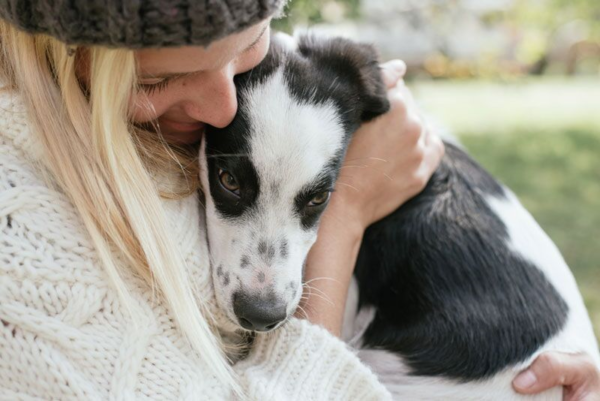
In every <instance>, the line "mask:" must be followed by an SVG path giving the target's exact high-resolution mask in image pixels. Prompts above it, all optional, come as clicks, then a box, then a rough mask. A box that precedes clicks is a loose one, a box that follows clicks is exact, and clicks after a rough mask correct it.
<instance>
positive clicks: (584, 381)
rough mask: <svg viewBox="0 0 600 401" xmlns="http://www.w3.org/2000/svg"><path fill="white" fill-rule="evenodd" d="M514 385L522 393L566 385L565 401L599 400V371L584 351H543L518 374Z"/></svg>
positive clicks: (531, 392)
mask: <svg viewBox="0 0 600 401" xmlns="http://www.w3.org/2000/svg"><path fill="white" fill-rule="evenodd" d="M513 386H514V388H515V390H516V391H518V392H520V393H523V394H535V393H540V392H542V391H545V390H548V389H550V388H552V387H556V386H564V388H565V391H564V400H565V401H600V372H599V371H598V368H597V367H596V366H595V364H594V362H593V361H592V359H591V358H590V357H589V356H588V355H585V354H563V353H559V352H547V353H544V354H542V355H540V356H539V357H538V358H537V359H536V360H535V361H534V362H533V364H531V366H530V367H529V369H527V370H526V371H524V372H522V373H521V374H519V375H518V376H517V377H516V378H515V380H514V381H513Z"/></svg>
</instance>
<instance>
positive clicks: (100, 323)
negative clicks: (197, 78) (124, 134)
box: [0, 90, 389, 401]
mask: <svg viewBox="0 0 600 401" xmlns="http://www.w3.org/2000/svg"><path fill="white" fill-rule="evenodd" d="M40 151H41V150H40V149H39V145H38V144H37V143H36V142H35V140H34V138H33V135H32V134H31V133H30V131H29V128H28V123H27V120H26V115H25V109H24V106H23V105H22V103H21V102H20V101H19V98H18V96H17V95H16V94H14V93H12V94H11V93H10V92H7V91H6V90H0V321H1V323H0V399H3V400H4V399H9V400H21V399H61V400H102V399H187V400H204V399H206V400H221V399H230V398H231V396H230V391H229V389H227V388H224V387H223V386H222V385H221V384H220V383H218V382H217V381H216V380H215V379H214V378H213V377H212V375H211V368H210V366H207V365H206V364H205V363H204V362H203V360H202V359H201V358H199V357H198V355H196V354H195V353H194V352H192V351H191V350H190V348H189V347H188V345H187V344H186V342H185V341H184V340H183V338H182V336H181V335H180V333H179V332H178V330H177V328H176V327H175V326H174V325H173V319H172V317H171V315H170V313H169V311H168V310H167V309H166V308H165V306H164V305H162V304H160V301H156V300H154V298H153V294H152V291H151V290H150V289H149V288H148V287H147V286H145V285H144V284H143V283H139V282H138V283H134V282H131V281H130V283H133V285H131V287H132V288H131V291H132V293H133V295H134V297H135V298H136V299H137V300H138V301H139V302H140V304H141V305H142V306H143V310H144V311H145V316H143V321H144V322H145V324H144V325H143V326H140V327H138V328H134V327H132V325H131V324H130V323H129V321H128V318H127V315H126V313H125V312H124V310H123V309H124V308H123V306H122V304H121V303H120V300H119V298H118V296H117V294H116V292H115V291H114V290H113V288H112V287H111V285H110V283H109V281H108V279H107V277H106V275H105V274H104V272H103V270H102V267H101V265H100V264H99V263H98V260H97V256H96V254H95V251H94V249H93V247H92V244H91V241H90V239H89V237H88V235H87V234H86V231H85V229H84V227H83V224H82V223H81V221H80V219H79V217H78V215H77V214H76V212H75V210H74V208H73V207H72V205H71V204H70V202H69V201H68V200H67V198H66V197H65V196H64V195H63V194H61V193H60V192H57V191H56V190H53V189H51V188H49V187H48V186H47V185H46V184H45V183H44V181H43V180H42V178H41V175H40V172H39V170H38V169H36V168H35V167H34V166H35V165H36V163H35V160H36V159H38V158H39V155H40ZM164 204H165V209H166V211H167V213H168V216H169V219H170V221H171V222H172V226H173V230H174V235H177V236H178V241H177V243H179V244H181V252H182V253H183V255H185V259H186V261H187V263H188V264H189V266H190V267H191V269H192V270H193V277H192V279H193V280H195V281H196V283H197V286H198V288H200V291H199V292H200V294H198V296H199V298H202V299H203V300H204V302H207V303H208V304H209V306H210V307H211V308H212V309H213V310H214V311H215V313H218V311H217V310H216V308H217V307H216V304H215V302H214V297H213V290H212V286H211V277H210V272H209V262H208V253H207V252H208V251H207V247H206V238H205V233H204V228H203V220H202V219H203V217H202V213H200V212H199V207H198V199H197V198H196V197H195V196H193V197H189V198H187V199H184V200H181V201H165V203H164ZM153 300H154V301H153ZM234 369H235V372H236V374H237V378H238V380H239V382H240V383H241V385H242V387H243V388H244V390H245V391H246V393H247V394H248V396H249V397H250V399H255V400H278V401H279V400H326V399H327V400H329V399H335V400H338V399H339V400H341V399H348V400H375V399H388V398H389V394H388V393H387V391H386V390H385V388H384V387H383V386H382V385H381V384H380V383H379V382H378V381H377V379H376V378H375V376H374V375H373V374H372V373H371V371H370V370H369V369H368V368H367V367H365V366H364V365H362V364H361V363H360V362H359V360H358V359H357V358H356V356H355V355H354V354H353V353H352V352H351V351H350V350H349V349H348V347H347V346H346V345H345V344H343V343H342V342H341V341H339V340H337V339H336V338H334V337H333V336H331V335H330V334H329V333H328V332H327V331H325V330H324V329H322V328H320V327H317V326H314V325H311V324H309V323H308V322H306V321H301V320H292V321H291V322H289V323H288V324H286V325H285V326H284V327H283V328H282V329H279V330H277V331H276V332H275V333H272V334H269V335H262V336H258V337H257V339H256V341H255V344H254V346H253V348H252V350H251V352H250V354H249V356H248V358H246V359H245V360H243V361H241V362H238V363H237V364H236V365H235V366H234Z"/></svg>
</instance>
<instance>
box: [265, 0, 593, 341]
mask: <svg viewBox="0 0 600 401" xmlns="http://www.w3.org/2000/svg"><path fill="white" fill-rule="evenodd" d="M294 27H301V28H306V27H318V29H319V30H321V31H323V30H324V31H328V32H331V33H332V34H339V35H344V36H347V37H350V38H353V39H357V40H361V41H366V42H371V43H374V44H376V45H377V47H378V48H379V51H380V53H381V55H382V59H384V60H385V59H391V58H401V59H403V60H405V61H406V63H407V64H408V66H409V74H408V81H409V84H410V86H411V88H412V90H413V92H414V93H415V95H416V96H417V98H418V99H419V103H420V104H421V106H422V107H423V108H424V109H425V110H426V112H427V113H429V114H432V115H433V116H435V117H436V118H437V119H439V120H441V121H442V122H443V123H444V124H445V125H446V126H448V127H449V128H451V129H452V130H453V132H454V133H455V134H456V135H457V136H458V137H459V138H460V140H461V141H462V142H463V143H464V144H465V145H466V146H467V148H468V149H469V150H470V152H471V153H472V155H474V157H475V158H476V159H477V160H478V161H479V162H480V163H482V164H483V165H484V166H485V167H486V168H487V169H488V170H490V171H491V172H492V173H493V174H494V175H495V176H496V177H498V178H499V179H500V180H501V181H503V182H504V183H505V184H507V185H508V186H509V187H511V188H512V189H513V191H515V192H516V194H517V195H518V196H519V198H520V199H521V201H522V202H523V203H524V205H525V207H526V208H528V209H529V210H530V211H531V213H532V214H533V215H534V217H535V218H536V219H537V220H538V222H539V223H540V224H541V226H542V227H543V228H544V229H545V230H546V232H547V233H548V234H549V235H550V237H552V239H553V240H554V241H555V242H556V244H557V245H558V247H559V248H560V250H561V251H562V253H563V255H564V256H565V259H566V260H567V263H568V264H569V266H570V267H571V269H572V270H573V272H574V273H575V276H576V278H577V282H578V284H579V286H580V288H581V291H582V292H583V294H584V298H585V301H586V304H587V306H588V308H589V311H590V315H591V317H592V321H593V322H594V325H595V328H596V333H597V334H598V336H600V1H599V0H362V1H361V0H335V1H329V0H321V1H315V0H291V3H290V5H289V7H288V11H287V16H286V17H285V18H284V19H282V20H279V21H276V22H275V28H277V29H280V30H284V31H287V32H290V31H292V30H293V29H294Z"/></svg>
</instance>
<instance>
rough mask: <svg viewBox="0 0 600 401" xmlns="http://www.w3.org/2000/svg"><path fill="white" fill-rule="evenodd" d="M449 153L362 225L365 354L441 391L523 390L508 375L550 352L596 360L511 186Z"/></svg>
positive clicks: (551, 251) (580, 312) (560, 276)
mask: <svg viewBox="0 0 600 401" xmlns="http://www.w3.org/2000/svg"><path fill="white" fill-rule="evenodd" d="M446 149H447V152H446V155H445V157H444V160H443V161H442V164H441V165H440V167H439V168H438V170H437V171H436V173H435V174H434V176H433V177H432V178H431V180H430V182H429V183H428V185H427V187H426V188H425V190H424V191H423V192H422V193H421V194H419V195H418V196H416V197H415V198H413V199H412V200H410V201H409V202H407V203H406V204H405V205H403V206H402V207H401V208H400V209H398V210H397V211H396V212H395V213H393V214H392V215H390V216H388V217H387V218H385V219H384V220H382V221H380V222H378V223H376V224H374V225H373V226H371V227H370V228H369V229H368V230H367V232H366V233H365V238H364V241H363V245H362V248H361V251H360V254H359V258H358V262H357V267H356V273H355V274H356V278H357V280H358V286H359V308H360V309H362V312H361V313H360V314H359V315H362V317H361V319H362V330H364V332H363V334H362V335H361V336H360V339H359V340H360V341H359V343H360V346H361V348H362V351H361V354H362V357H363V359H365V360H368V361H369V362H370V363H371V365H372V366H373V368H374V370H375V371H376V372H377V371H379V372H378V373H379V375H380V376H382V379H383V380H384V381H388V380H389V381H390V382H389V383H387V384H388V387H390V389H394V388H395V391H396V393H397V394H398V395H405V396H411V395H412V396H413V397H417V396H418V393H419V388H421V389H422V390H423V393H422V394H428V396H427V397H425V396H424V395H423V397H424V398H434V397H433V395H435V397H437V398H440V399H448V398H452V397H454V398H458V399H465V398H472V399H486V398H487V399H505V398H504V397H507V396H516V395H515V393H514V392H513V391H512V389H511V386H510V382H511V381H512V379H513V378H514V376H515V374H516V372H517V371H518V370H519V369H521V368H522V367H523V366H527V365H528V364H529V363H530V362H531V361H532V359H533V358H534V357H535V356H537V355H538V354H539V353H540V352H542V351H543V350H558V351H563V352H586V353H588V354H590V355H592V356H593V357H594V358H595V359H596V362H597V363H598V362H599V358H598V348H597V343H596V340H595V338H594V334H593V330H592V327H591V323H590V321H589V318H588V316H587V312H586V310H585V307H584V304H583V301H582V298H581V295H580V294H579V291H578V289H577V286H576V283H575V281H574V279H573V276H572V274H571V272H570V271H569V269H568V267H567V265H566V264H565V262H564V259H563V258H562V256H561V255H560V253H559V251H558V250H557V248H556V247H555V245H554V244H553V243H552V241H551V240H550V239H549V238H548V237H547V236H546V234H545V233H544V232H543V231H542V230H541V229H540V228H539V226H538V225H537V224H536V222H535V221H534V220H533V218H532V217H531V216H530V215H529V213H528V212H527V211H526V210H525V209H524V208H523V207H522V206H521V204H520V203H519V202H518V200H517V199H516V197H515V196H514V195H513V194H512V193H511V192H510V191H509V190H508V189H506V188H505V187H503V186H502V185H500V184H499V183H498V182H497V181H496V180H494V179H493V177H491V176H490V175H489V174H488V173H487V172H485V170H484V169H483V168H481V167H480V166H479V165H478V164H477V163H475V162H474V161H473V160H472V159H471V158H470V157H469V156H468V155H467V154H466V153H464V152H463V151H462V150H461V149H459V148H457V147H455V146H454V145H450V144H446ZM361 319H359V320H361ZM365 319H366V321H365ZM359 325H360V324H359ZM355 341H356V339H355ZM382 362H383V363H382ZM398 370H400V371H402V372H403V373H405V374H407V375H409V376H410V377H408V378H407V377H403V378H401V377H400V376H394V375H393V373H392V372H393V371H398ZM386 372H388V373H387V374H386ZM386 375H387V376H388V377H387V379H384V378H383V376H386ZM459 383H463V384H459ZM557 394H558V393H557ZM557 394H554V395H557ZM546 396H550V395H549V394H547V395H546ZM544 397H545V396H544ZM550 397H551V398H552V396H550ZM559 398H560V397H559Z"/></svg>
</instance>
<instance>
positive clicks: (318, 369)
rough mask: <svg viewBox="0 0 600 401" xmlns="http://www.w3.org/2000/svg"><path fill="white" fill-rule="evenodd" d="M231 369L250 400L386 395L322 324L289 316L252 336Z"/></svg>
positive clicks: (362, 397)
mask: <svg viewBox="0 0 600 401" xmlns="http://www.w3.org/2000/svg"><path fill="white" fill-rule="evenodd" d="M235 369H236V371H237V372H238V374H239V377H240V379H241V381H242V385H243V386H244V387H245V389H246V390H247V392H248V395H249V396H250V398H251V399H253V400H290V401H291V400H387V399H390V398H391V396H390V394H389V393H388V392H387V390H386V389H385V388H384V387H383V385H381V384H380V383H379V382H378V381H377V378H376V377H375V375H374V374H373V373H372V372H371V371H370V370H369V369H368V368H367V367H366V366H364V365H363V364H362V363H361V362H360V361H359V359H358V358H357V357H356V356H355V355H354V354H353V353H352V352H351V351H350V350H349V348H348V347H347V346H346V345H345V344H344V343H343V342H341V341H340V340H338V339H337V338H335V337H333V336H332V335H331V334H330V333H329V332H327V331H326V330H325V329H323V328H321V327H319V326H316V325H312V324H310V323H308V322H307V321H304V320H299V319H292V320H291V321H290V322H288V323H287V324H286V325H284V326H283V327H282V328H280V329H278V330H277V331H275V332H274V333H269V334H264V335H258V336H257V338H256V340H255V342H254V344H253V348H252V351H251V352H250V355H249V356H248V358H246V359H245V360H243V361H241V362H238V364H237V365H236V366H235Z"/></svg>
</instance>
